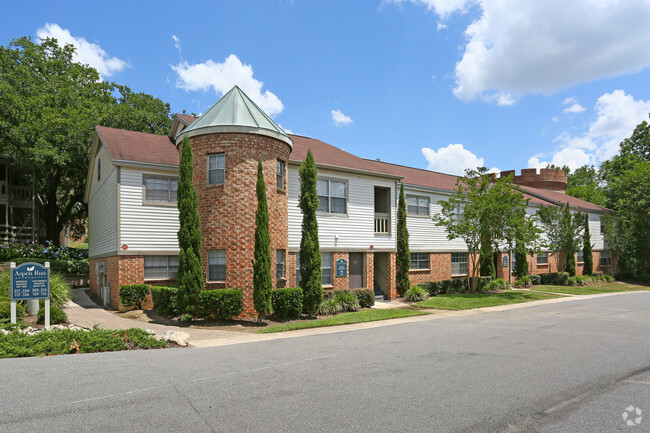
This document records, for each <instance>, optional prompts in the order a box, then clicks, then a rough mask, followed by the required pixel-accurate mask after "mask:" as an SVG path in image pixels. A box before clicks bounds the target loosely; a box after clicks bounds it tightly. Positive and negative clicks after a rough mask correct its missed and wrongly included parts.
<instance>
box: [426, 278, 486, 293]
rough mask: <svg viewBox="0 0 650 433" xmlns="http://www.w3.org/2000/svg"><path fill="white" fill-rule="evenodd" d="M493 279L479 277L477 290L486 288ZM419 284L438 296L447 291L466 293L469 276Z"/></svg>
mask: <svg viewBox="0 0 650 433" xmlns="http://www.w3.org/2000/svg"><path fill="white" fill-rule="evenodd" d="M491 280H492V277H489V276H484V277H479V279H478V284H477V286H476V290H477V291H481V290H485V288H486V286H487V284H488V283H489V282H490V281H491ZM417 286H419V287H422V288H424V290H426V291H427V292H428V293H429V295H431V296H436V295H438V294H445V293H464V292H467V290H468V287H469V285H468V284H467V278H453V279H451V280H440V281H428V282H426V283H420V284H417Z"/></svg>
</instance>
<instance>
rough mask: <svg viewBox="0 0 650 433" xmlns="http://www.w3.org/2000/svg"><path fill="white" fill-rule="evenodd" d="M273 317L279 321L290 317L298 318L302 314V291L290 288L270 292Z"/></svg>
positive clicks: (297, 288) (298, 288)
mask: <svg viewBox="0 0 650 433" xmlns="http://www.w3.org/2000/svg"><path fill="white" fill-rule="evenodd" d="M271 301H272V303H273V316H275V317H276V318H278V319H280V320H284V319H287V318H290V317H300V315H301V314H302V289H301V288H300V287H291V288H285V289H274V290H273V291H272V292H271Z"/></svg>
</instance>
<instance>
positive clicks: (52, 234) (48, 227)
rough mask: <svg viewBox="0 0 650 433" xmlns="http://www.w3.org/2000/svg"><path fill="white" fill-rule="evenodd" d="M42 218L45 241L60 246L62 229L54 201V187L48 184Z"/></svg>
mask: <svg viewBox="0 0 650 433" xmlns="http://www.w3.org/2000/svg"><path fill="white" fill-rule="evenodd" d="M43 216H44V217H45V239H46V240H48V241H52V242H53V243H54V245H56V246H59V245H60V244H61V242H60V239H59V236H60V234H61V230H63V227H62V224H61V223H60V222H59V208H58V206H57V201H56V186H55V185H52V184H50V185H49V187H48V189H47V201H46V202H45V206H44V209H43Z"/></svg>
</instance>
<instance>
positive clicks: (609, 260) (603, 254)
mask: <svg viewBox="0 0 650 433" xmlns="http://www.w3.org/2000/svg"><path fill="white" fill-rule="evenodd" d="M603 259H605V260H604V261H603ZM598 262H599V263H600V266H601V267H609V266H612V255H611V254H610V253H609V251H606V250H605V251H601V252H600V260H599V261H598Z"/></svg>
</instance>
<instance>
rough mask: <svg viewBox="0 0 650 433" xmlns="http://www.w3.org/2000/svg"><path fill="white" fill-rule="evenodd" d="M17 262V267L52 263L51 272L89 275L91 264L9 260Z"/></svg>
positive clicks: (41, 260)
mask: <svg viewBox="0 0 650 433" xmlns="http://www.w3.org/2000/svg"><path fill="white" fill-rule="evenodd" d="M9 261H10V262H16V266H18V265H22V264H23V263H29V262H34V263H38V264H40V265H45V262H50V272H58V273H60V274H83V275H86V274H88V273H89V272H90V271H89V269H90V268H89V262H88V259H81V260H56V259H34V258H29V257H21V258H15V259H11V260H9Z"/></svg>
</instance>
